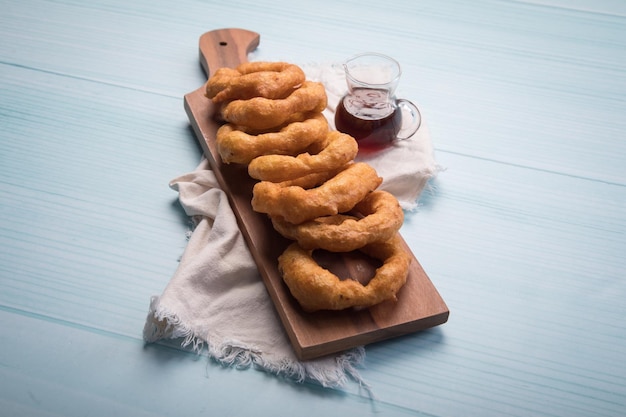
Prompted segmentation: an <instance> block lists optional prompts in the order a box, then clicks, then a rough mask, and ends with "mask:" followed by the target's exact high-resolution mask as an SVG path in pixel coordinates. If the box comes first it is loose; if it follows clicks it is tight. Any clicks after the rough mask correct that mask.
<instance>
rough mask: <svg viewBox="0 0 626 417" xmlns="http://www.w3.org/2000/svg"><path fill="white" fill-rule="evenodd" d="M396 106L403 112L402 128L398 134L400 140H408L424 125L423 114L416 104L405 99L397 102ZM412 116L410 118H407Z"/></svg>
mask: <svg viewBox="0 0 626 417" xmlns="http://www.w3.org/2000/svg"><path fill="white" fill-rule="evenodd" d="M396 105H397V106H398V108H399V109H400V111H401V112H402V128H400V131H399V132H398V135H397V138H398V139H401V140H403V139H408V138H410V137H411V136H413V135H414V134H415V132H417V129H419V128H420V125H421V124H422V114H421V113H420V111H419V109H418V108H417V106H416V105H415V104H413V103H412V102H410V101H409V100H405V99H403V98H400V99H397V100H396ZM407 115H410V116H411V117H410V118H407V117H405V116H407Z"/></svg>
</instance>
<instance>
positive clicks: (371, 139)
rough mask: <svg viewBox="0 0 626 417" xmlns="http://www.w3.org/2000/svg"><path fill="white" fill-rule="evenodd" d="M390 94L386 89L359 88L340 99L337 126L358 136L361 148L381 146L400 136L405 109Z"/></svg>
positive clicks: (371, 148)
mask: <svg viewBox="0 0 626 417" xmlns="http://www.w3.org/2000/svg"><path fill="white" fill-rule="evenodd" d="M387 94H388V93H387V91H385V90H375V89H366V88H363V89H356V90H354V91H353V92H352V93H351V94H349V95H347V96H345V97H343V98H342V99H341V100H340V101H339V104H338V105H337V110H336V111H335V127H336V128H337V130H338V131H340V132H343V133H347V134H349V135H350V136H352V137H353V138H354V139H356V140H357V142H358V143H359V149H364V150H376V149H380V148H382V147H384V146H387V145H388V144H390V143H391V142H393V141H394V140H395V139H396V135H397V134H398V132H399V131H400V128H401V127H402V112H401V111H400V109H398V108H397V107H395V106H394V105H393V100H390V99H389V98H388V96H387Z"/></svg>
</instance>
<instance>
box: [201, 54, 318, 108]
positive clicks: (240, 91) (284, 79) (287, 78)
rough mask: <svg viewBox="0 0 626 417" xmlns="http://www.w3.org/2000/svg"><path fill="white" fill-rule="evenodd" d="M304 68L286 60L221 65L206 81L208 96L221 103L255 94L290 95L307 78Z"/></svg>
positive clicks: (266, 96) (277, 96)
mask: <svg viewBox="0 0 626 417" xmlns="http://www.w3.org/2000/svg"><path fill="white" fill-rule="evenodd" d="M305 78H306V77H305V74H304V71H302V69H301V68H300V67H298V66H297V65H294V64H290V63H287V62H246V63H244V64H241V65H239V66H238V67H237V68H235V69H231V68H220V69H218V70H217V71H215V73H214V74H213V76H212V77H211V78H209V80H208V81H207V83H206V96H207V97H208V98H210V99H212V100H213V102H214V103H219V102H222V101H227V100H247V99H250V98H253V97H264V98H268V99H279V98H285V97H287V96H288V95H289V94H290V93H291V92H293V90H295V89H296V88H298V87H299V86H300V85H301V84H302V83H303V82H304V81H305Z"/></svg>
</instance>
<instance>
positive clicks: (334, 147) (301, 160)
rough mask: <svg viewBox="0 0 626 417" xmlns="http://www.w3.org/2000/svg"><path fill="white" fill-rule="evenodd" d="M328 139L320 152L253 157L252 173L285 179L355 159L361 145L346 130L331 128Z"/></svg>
mask: <svg viewBox="0 0 626 417" xmlns="http://www.w3.org/2000/svg"><path fill="white" fill-rule="evenodd" d="M327 139H328V140H327V143H326V146H325V147H324V149H322V150H321V151H320V152H319V153H317V154H314V155H311V154H310V153H308V152H306V153H302V154H300V155H298V156H296V157H293V156H289V155H264V156H259V157H258V158H255V159H253V160H252V161H250V165H248V174H249V175H250V176H251V177H252V178H255V179H257V180H261V181H271V182H281V181H286V180H288V179H290V178H298V177H302V176H304V175H308V174H313V173H315V172H322V171H328V170H333V169H336V168H339V167H341V166H343V165H345V164H347V163H348V162H350V161H352V160H353V159H354V158H355V157H356V154H357V152H358V151H359V146H358V144H357V142H356V140H355V139H354V138H353V137H352V136H350V135H346V134H344V133H341V132H338V131H330V132H328V136H327Z"/></svg>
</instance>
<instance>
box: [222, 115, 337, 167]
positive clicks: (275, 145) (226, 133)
mask: <svg viewBox="0 0 626 417" xmlns="http://www.w3.org/2000/svg"><path fill="white" fill-rule="evenodd" d="M327 134H328V121H327V120H326V118H325V117H324V115H322V114H321V113H316V114H314V115H310V116H309V118H307V119H304V120H303V121H298V122H293V123H290V124H288V125H286V126H285V127H283V128H282V129H280V130H279V131H277V132H269V133H262V134H259V135H254V134H250V133H246V132H245V131H244V130H241V129H239V128H238V127H237V126H235V125H233V124H230V123H227V124H225V125H222V126H220V128H219V129H218V130H217V134H216V144H217V152H218V153H219V154H220V157H221V158H222V161H223V162H224V163H226V164H229V163H233V162H234V163H239V164H247V163H249V162H250V161H252V160H253V159H254V158H256V157H259V156H261V155H272V154H280V155H297V154H299V153H300V152H303V151H305V150H306V149H307V148H308V147H309V146H311V145H312V144H313V143H316V142H319V141H324V140H326V136H327Z"/></svg>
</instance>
